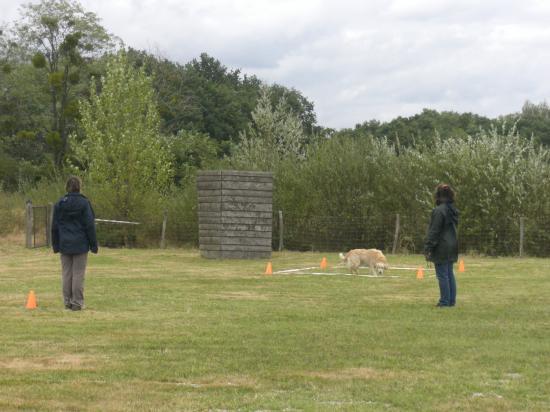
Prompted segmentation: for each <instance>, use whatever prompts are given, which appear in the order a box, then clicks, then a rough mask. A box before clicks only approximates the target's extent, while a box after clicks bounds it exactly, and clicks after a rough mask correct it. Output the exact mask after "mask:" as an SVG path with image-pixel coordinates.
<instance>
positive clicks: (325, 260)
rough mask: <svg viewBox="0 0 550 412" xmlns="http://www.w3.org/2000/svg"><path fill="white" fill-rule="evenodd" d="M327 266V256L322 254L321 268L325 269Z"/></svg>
mask: <svg viewBox="0 0 550 412" xmlns="http://www.w3.org/2000/svg"><path fill="white" fill-rule="evenodd" d="M326 268H327V258H326V257H324V256H323V259H321V269H323V270H325V269H326Z"/></svg>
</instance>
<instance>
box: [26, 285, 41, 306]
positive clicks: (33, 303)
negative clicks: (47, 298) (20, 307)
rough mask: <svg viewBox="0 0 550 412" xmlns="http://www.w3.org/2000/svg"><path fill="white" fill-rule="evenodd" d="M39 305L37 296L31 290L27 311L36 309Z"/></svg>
mask: <svg viewBox="0 0 550 412" xmlns="http://www.w3.org/2000/svg"><path fill="white" fill-rule="evenodd" d="M37 306H38V305H37V304H36V295H35V294H34V290H31V291H30V292H29V296H27V304H26V305H25V307H26V308H27V309H36V307H37Z"/></svg>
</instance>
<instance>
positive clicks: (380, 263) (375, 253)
mask: <svg viewBox="0 0 550 412" xmlns="http://www.w3.org/2000/svg"><path fill="white" fill-rule="evenodd" d="M340 259H342V261H343V262H344V263H346V265H347V266H348V268H349V270H350V271H351V273H355V274H356V275H358V274H359V272H358V269H359V266H361V265H368V267H369V268H370V271H371V273H372V274H373V275H374V276H377V275H383V274H384V270H386V269H387V268H388V261H387V260H386V257H385V256H384V254H383V253H382V251H380V250H378V249H352V250H350V251H349V252H348V253H346V254H345V255H344V254H343V253H340Z"/></svg>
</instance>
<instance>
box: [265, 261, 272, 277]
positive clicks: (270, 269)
mask: <svg viewBox="0 0 550 412" xmlns="http://www.w3.org/2000/svg"><path fill="white" fill-rule="evenodd" d="M265 274H266V275H272V274H273V266H271V262H267V266H266V267H265Z"/></svg>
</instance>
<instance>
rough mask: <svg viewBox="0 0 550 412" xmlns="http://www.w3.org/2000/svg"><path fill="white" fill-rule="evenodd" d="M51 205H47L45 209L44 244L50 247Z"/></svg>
mask: <svg viewBox="0 0 550 412" xmlns="http://www.w3.org/2000/svg"><path fill="white" fill-rule="evenodd" d="M52 223H53V203H51V202H50V203H48V207H47V208H46V243H47V245H48V246H51V245H52Z"/></svg>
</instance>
